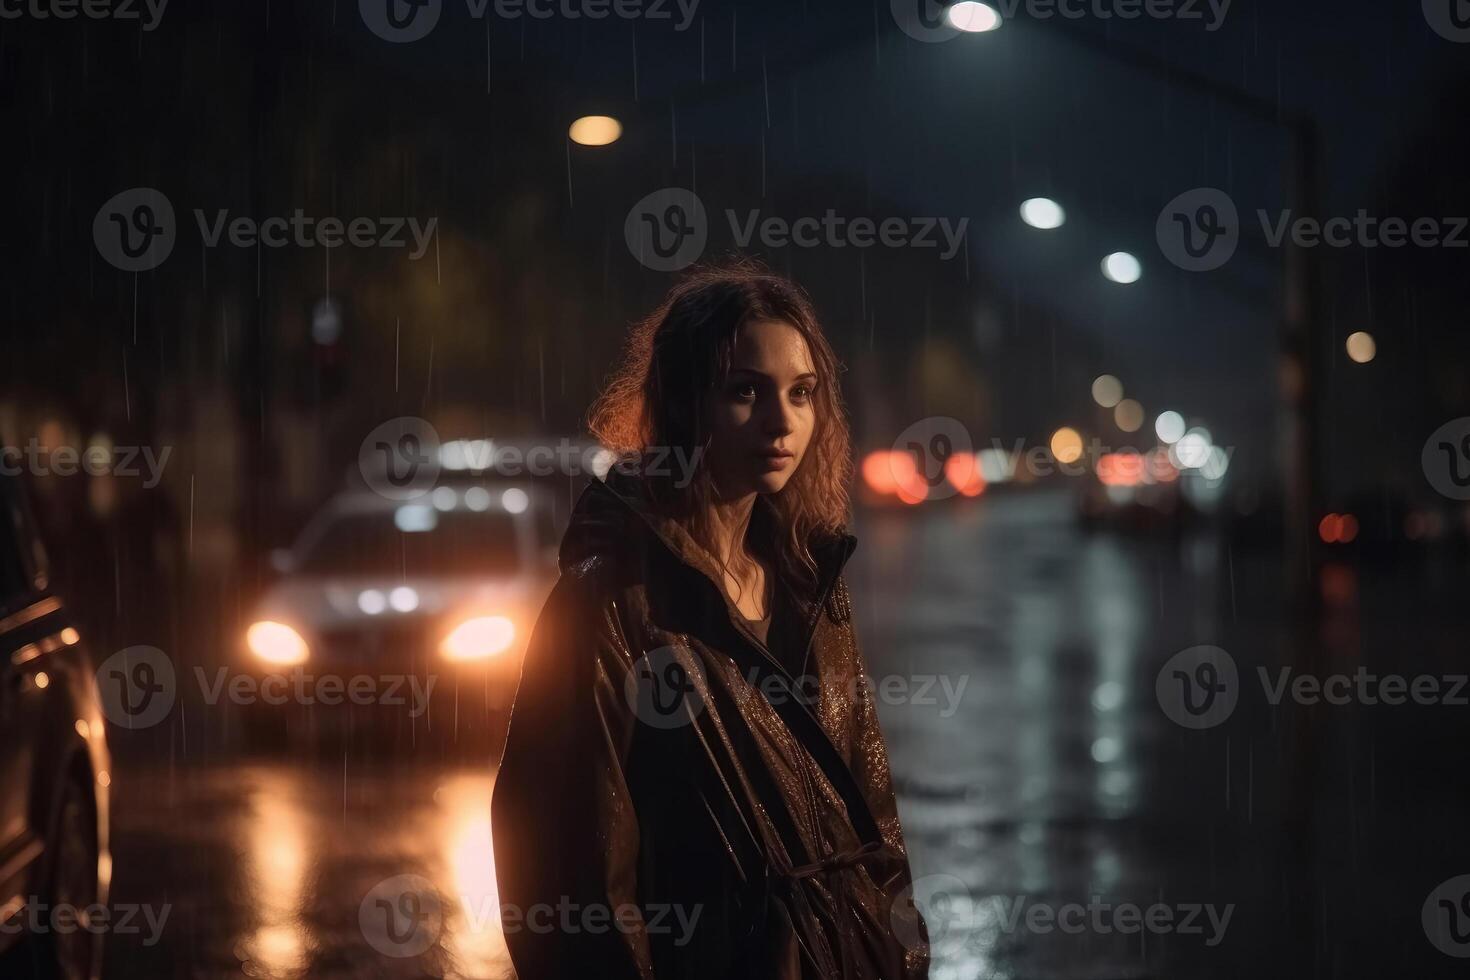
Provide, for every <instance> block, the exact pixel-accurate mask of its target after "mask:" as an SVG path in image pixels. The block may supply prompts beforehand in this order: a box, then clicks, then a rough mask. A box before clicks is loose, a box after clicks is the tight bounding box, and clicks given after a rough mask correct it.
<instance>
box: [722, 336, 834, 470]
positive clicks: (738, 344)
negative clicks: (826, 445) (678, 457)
mask: <svg viewBox="0 0 1470 980" xmlns="http://www.w3.org/2000/svg"><path fill="white" fill-rule="evenodd" d="M817 383H818V379H817V375H816V369H815V368H814V367H813V366H812V358H811V352H810V351H808V350H807V346H806V340H805V339H804V338H803V337H802V335H801V334H800V333H799V332H798V331H797V329H796V328H795V327H793V326H792V325H791V324H789V323H787V322H785V321H784V320H761V321H757V322H754V323H749V324H747V325H746V326H745V327H744V328H742V329H741V331H740V333H739V335H738V336H737V337H736V340H735V351H734V356H733V358H732V360H731V364H730V376H729V378H728V379H726V381H725V385H724V387H723V388H722V389H720V390H718V391H716V392H715V394H714V400H713V403H712V411H711V415H712V417H711V420H710V425H711V439H710V445H709V450H708V456H707V458H706V463H707V465H709V467H710V469H711V473H712V475H713V477H714V481H715V486H716V487H717V488H718V489H719V492H720V494H721V495H722V496H725V497H740V496H744V495H745V494H748V493H776V492H777V491H779V490H780V489H781V488H782V487H784V486H785V485H786V481H787V480H789V479H791V475H792V474H793V473H795V472H796V468H797V467H798V466H800V465H801V461H802V458H803V457H805V456H806V450H807V446H808V445H809V444H810V443H811V438H812V429H813V428H815V426H816V409H815V402H814V397H813V395H814V393H815V390H816V386H817Z"/></svg>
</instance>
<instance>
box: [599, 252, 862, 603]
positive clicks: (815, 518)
mask: <svg viewBox="0 0 1470 980" xmlns="http://www.w3.org/2000/svg"><path fill="white" fill-rule="evenodd" d="M768 320H777V321H781V322H783V323H788V324H790V325H791V326H792V327H794V328H795V329H796V330H797V332H799V333H800V334H801V335H802V337H803V339H805V341H806V345H807V350H808V352H809V354H810V355H811V359H812V364H813V365H814V370H815V372H816V374H817V378H818V383H817V385H816V387H815V390H814V392H813V399H814V405H815V409H816V412H815V415H816V419H815V429H814V431H813V432H812V439H811V442H810V444H809V445H808V448H807V452H806V455H805V456H803V457H802V461H801V464H800V465H799V466H798V467H797V469H796V472H795V473H793V474H792V476H791V479H790V480H788V481H787V483H786V485H785V486H784V487H783V488H782V489H781V490H780V492H778V493H775V494H772V495H770V497H769V499H770V501H771V503H772V505H773V510H774V513H775V514H776V515H777V517H778V520H779V522H780V524H781V527H780V528H779V529H778V533H777V535H776V544H777V547H776V548H775V555H774V557H775V558H776V560H777V562H778V564H779V566H780V568H781V569H782V570H783V571H785V572H788V573H791V574H794V575H796V576H798V577H799V578H800V579H804V580H806V581H807V582H812V581H814V580H815V577H816V563H815V562H814V561H813V559H812V555H811V550H810V544H811V542H812V540H813V538H814V537H816V536H823V535H834V534H840V533H842V532H843V531H844V530H845V529H846V525H847V523H848V518H849V509H850V499H849V489H848V488H849V484H850V481H851V479H852V456H851V436H850V433H849V429H848V420H847V413H846V410H845V408H844V407H843V403H842V392H841V388H840V386H839V384H838V374H839V373H840V372H841V370H842V365H841V363H840V362H839V361H838V359H837V356H836V355H835V354H834V353H833V351H832V347H831V345H829V344H828V343H827V338H826V337H825V336H824V334H823V332H822V328H821V325H820V323H819V322H818V320H817V315H816V311H815V310H814V309H813V307H812V303H811V300H810V299H809V298H808V297H807V295H806V293H805V292H804V291H803V290H802V289H801V288H800V287H799V286H797V285H796V284H795V283H793V282H791V281H790V280H787V279H784V278H782V277H780V276H778V275H775V274H773V273H771V272H770V271H769V270H768V269H767V268H766V267H765V266H763V265H762V264H760V263H759V262H756V261H755V260H752V259H748V258H741V259H734V260H729V261H725V262H721V263H716V264H709V265H702V266H697V267H695V268H694V269H693V270H691V271H690V272H689V273H688V274H687V275H686V276H684V277H683V278H682V279H681V280H680V281H679V282H678V283H677V284H675V285H674V287H673V288H672V289H671V290H670V291H669V293H668V295H667V296H666V297H665V298H664V300H663V302H662V303H660V304H659V306H658V307H657V308H656V309H655V310H654V311H653V312H652V313H650V314H649V315H648V316H647V317H645V318H644V319H642V320H640V321H638V322H637V323H635V324H634V325H633V327H632V329H631V330H630V332H629V334H628V339H627V343H626V346H625V348H624V351H623V355H622V359H621V362H620V364H619V366H618V367H617V369H616V370H615V372H614V373H613V375H612V377H611V378H610V379H609V380H608V382H607V385H606V387H605V388H604V389H603V391H602V393H601V395H599V396H598V398H597V400H596V401H595V402H594V403H593V405H592V408H591V409H590V411H589V412H588V419H587V427H588V429H589V431H590V432H591V434H592V435H593V437H594V438H596V439H597V440H598V441H600V442H601V443H602V444H603V445H604V446H606V447H608V448H609V449H610V450H612V451H613V452H615V453H617V454H619V455H620V456H628V455H641V454H643V453H646V452H648V451H650V450H651V449H653V448H654V447H658V448H659V449H662V450H667V451H674V452H678V451H680V450H682V451H683V452H684V453H685V454H686V455H685V458H686V459H693V460H700V459H702V458H703V453H704V450H705V448H706V447H707V446H708V445H709V440H710V429H709V403H710V398H711V396H712V395H713V394H714V393H715V392H716V391H718V390H719V389H720V387H721V386H722V385H723V384H724V382H725V380H726V378H727V375H728V372H729V369H730V363H731V360H732V357H733V354H734V349H735V341H736V337H737V336H738V334H739V332H740V329H741V327H743V326H744V325H745V324H747V323H754V322H760V321H768ZM645 480H646V482H647V483H648V485H649V487H650V490H651V492H652V495H653V498H654V499H655V500H656V501H657V502H659V503H660V504H661V506H662V507H663V508H664V509H665V510H666V512H667V513H668V514H669V515H670V516H673V517H675V518H676V519H678V520H679V521H680V523H681V524H683V526H684V527H685V529H686V530H688V532H689V534H690V536H691V537H692V538H693V539H694V540H695V541H696V542H697V543H698V544H700V545H701V546H703V547H704V548H705V549H706V550H707V551H709V553H710V554H711V555H712V556H714V557H715V559H716V561H718V562H719V563H720V565H721V566H722V567H723V566H724V565H725V562H724V560H723V556H722V555H720V554H719V553H718V551H717V549H716V548H715V547H714V546H713V537H714V535H713V533H712V529H711V528H710V526H709V525H708V524H707V523H706V521H705V516H706V515H708V514H709V513H710V507H709V504H710V503H711V502H712V501H713V500H714V499H715V488H714V485H713V481H712V479H711V476H710V472H709V467H707V466H697V467H696V469H695V471H694V476H693V478H692V480H690V481H689V482H688V484H687V485H686V486H682V487H678V486H674V485H673V483H672V481H667V480H657V479H653V478H651V477H646V478H645Z"/></svg>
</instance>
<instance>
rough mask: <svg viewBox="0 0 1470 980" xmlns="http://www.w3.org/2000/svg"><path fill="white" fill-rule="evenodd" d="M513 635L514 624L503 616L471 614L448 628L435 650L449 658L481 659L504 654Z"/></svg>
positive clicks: (462, 659) (514, 630) (513, 637)
mask: <svg viewBox="0 0 1470 980" xmlns="http://www.w3.org/2000/svg"><path fill="white" fill-rule="evenodd" d="M515 635H516V628H515V624H514V623H512V622H511V621H510V620H509V619H507V618H506V617H504V616H475V617H473V618H471V619H466V620H465V621H464V622H462V623H460V624H459V625H458V626H456V627H455V628H454V629H453V630H452V631H450V633H449V635H448V636H446V637H445V638H444V642H443V643H441V644H440V645H439V651H440V652H441V653H442V654H444V656H445V658H447V659H449V660H458V661H466V660H484V659H486V658H488V657H493V656H495V655H496V654H497V653H504V652H505V651H506V649H507V648H509V647H510V644H511V641H512V640H514V639H515Z"/></svg>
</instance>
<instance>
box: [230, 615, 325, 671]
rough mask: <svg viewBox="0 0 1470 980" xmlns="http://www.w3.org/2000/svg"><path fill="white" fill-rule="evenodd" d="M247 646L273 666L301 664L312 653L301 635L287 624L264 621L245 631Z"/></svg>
mask: <svg viewBox="0 0 1470 980" xmlns="http://www.w3.org/2000/svg"><path fill="white" fill-rule="evenodd" d="M245 645H246V646H248V647H249V648H250V652H251V653H253V654H255V655H256V656H257V657H259V658H260V659H261V660H264V661H266V662H267V663H273V664H285V665H290V664H300V663H305V662H306V657H307V655H308V653H309V652H310V651H309V650H308V649H307V646H306V641H305V640H303V639H302V638H301V634H300V633H298V632H296V631H295V630H293V629H292V628H291V627H289V626H287V625H286V624H285V623H275V622H271V621H270V620H268V619H263V620H261V621H260V622H258V623H252V624H251V626H250V629H248V630H246V631H245Z"/></svg>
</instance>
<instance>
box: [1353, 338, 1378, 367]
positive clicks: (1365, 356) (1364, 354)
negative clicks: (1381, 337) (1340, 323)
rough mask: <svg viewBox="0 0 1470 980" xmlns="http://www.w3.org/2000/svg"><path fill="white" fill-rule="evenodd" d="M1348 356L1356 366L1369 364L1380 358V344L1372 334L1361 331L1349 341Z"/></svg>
mask: <svg viewBox="0 0 1470 980" xmlns="http://www.w3.org/2000/svg"><path fill="white" fill-rule="evenodd" d="M1347 356H1348V357H1349V358H1351V359H1352V361H1353V363H1354V364H1367V363H1368V362H1369V361H1371V360H1373V358H1375V357H1377V356H1378V343H1377V341H1375V340H1374V339H1373V335H1372V334H1371V333H1366V332H1364V331H1362V330H1359V331H1358V332H1357V333H1355V334H1352V335H1350V336H1349V337H1348V339H1347Z"/></svg>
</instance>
